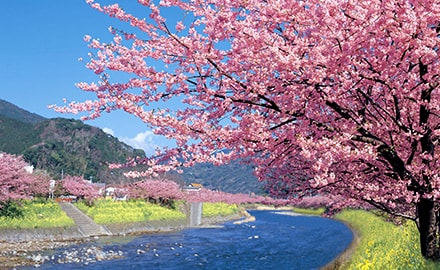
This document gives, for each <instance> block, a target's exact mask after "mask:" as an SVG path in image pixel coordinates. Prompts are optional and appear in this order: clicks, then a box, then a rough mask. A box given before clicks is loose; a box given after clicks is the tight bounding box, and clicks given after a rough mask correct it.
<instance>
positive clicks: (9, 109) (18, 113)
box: [0, 99, 47, 124]
mask: <svg viewBox="0 0 440 270" xmlns="http://www.w3.org/2000/svg"><path fill="white" fill-rule="evenodd" d="M0 115H3V116H6V117H8V118H12V119H15V120H18V121H20V122H24V123H28V124H37V123H40V122H43V121H45V120H47V118H44V117H43V116H40V115H38V114H35V113H31V112H28V111H26V110H23V109H22V108H19V107H18V106H16V105H14V104H12V103H10V102H8V101H6V100H3V99H0Z"/></svg>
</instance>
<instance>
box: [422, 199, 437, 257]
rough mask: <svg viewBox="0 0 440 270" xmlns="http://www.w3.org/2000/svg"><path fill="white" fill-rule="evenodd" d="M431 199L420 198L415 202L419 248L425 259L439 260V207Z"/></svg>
mask: <svg viewBox="0 0 440 270" xmlns="http://www.w3.org/2000/svg"><path fill="white" fill-rule="evenodd" d="M438 206H439V205H438V204H437V203H435V202H434V201H433V200H431V199H421V200H420V202H419V203H418V204H417V213H418V228H419V233H420V248H421V251H422V255H423V256H424V257H425V258H426V259H430V260H435V261H438V260H440V246H439V245H440V243H439V236H440V235H439V225H440V223H439V219H440V216H439V208H438Z"/></svg>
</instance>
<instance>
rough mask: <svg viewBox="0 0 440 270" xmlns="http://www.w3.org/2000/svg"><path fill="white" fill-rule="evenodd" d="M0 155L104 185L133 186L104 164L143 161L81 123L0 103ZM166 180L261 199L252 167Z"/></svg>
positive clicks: (197, 169) (202, 168)
mask: <svg viewBox="0 0 440 270" xmlns="http://www.w3.org/2000/svg"><path fill="white" fill-rule="evenodd" d="M0 151H1V152H7V153H11V154H19V155H23V156H24V157H25V159H26V160H27V161H28V162H29V163H31V164H32V165H34V166H35V167H36V168H38V169H42V170H46V171H47V172H48V173H49V174H50V175H51V176H52V177H54V178H55V179H60V178H61V177H62V176H63V175H66V174H70V175H80V176H83V177H84V178H85V179H91V180H93V181H94V182H103V183H124V182H129V181H134V180H133V179H128V178H126V177H124V176H123V172H122V171H121V170H110V169H109V168H108V166H107V164H108V163H123V162H124V161H125V160H126V159H127V158H129V157H136V156H141V157H144V156H145V153H144V151H142V150H139V149H134V148H133V147H131V146H129V145H127V144H125V143H123V142H120V141H119V140H118V139H117V138H115V137H113V136H111V135H109V134H107V133H105V132H104V131H102V130H101V129H99V128H97V127H94V126H91V125H87V124H84V123H83V122H82V121H79V120H74V119H66V118H53V119H47V118H44V117H42V116H39V115H37V114H34V113H30V112H28V111H26V110H24V109H21V108H19V107H17V106H16V105H14V104H12V103H9V102H7V101H5V100H1V99H0ZM139 169H142V168H139ZM167 177H171V178H172V179H174V180H176V181H178V182H181V183H182V184H189V183H191V182H197V183H201V184H203V185H204V186H206V187H208V188H211V189H218V190H222V191H225V192H231V193H249V192H254V193H258V194H261V193H262V187H261V186H262V185H261V183H260V182H258V181H257V179H256V178H255V176H254V175H253V174H252V167H251V166H249V165H243V164H240V163H239V162H232V163H231V164H229V165H225V166H219V167H216V166H213V165H212V164H198V165H196V166H194V167H192V168H185V169H184V173H183V174H181V175H178V174H177V173H171V174H168V176H167Z"/></svg>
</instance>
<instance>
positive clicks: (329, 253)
mask: <svg viewBox="0 0 440 270" xmlns="http://www.w3.org/2000/svg"><path fill="white" fill-rule="evenodd" d="M250 213H251V214H252V215H254V216H255V217H256V221H255V222H251V223H244V224H240V225H235V224H233V223H232V222H228V223H225V224H223V225H222V226H220V227H218V228H194V229H186V230H183V231H179V232H173V233H163V234H150V235H142V236H137V237H130V238H121V237H118V238H103V239H100V240H99V241H97V242H94V243H87V244H83V245H79V246H76V247H69V248H67V249H60V250H57V251H55V252H54V253H52V254H49V255H50V256H51V257H52V260H50V261H49V262H46V263H44V264H42V265H41V267H40V268H41V269H78V268H83V267H84V268H85V269H106V270H107V269H176V270H177V269H178V270H182V269H183V270H195V269H219V270H220V269H221V270H224V269H231V270H238V269H240V270H242V269H276V270H282V269H301V270H304V269H305V270H307V269H319V268H320V267H322V266H324V265H326V264H327V263H329V262H331V261H332V260H333V259H335V258H336V257H337V256H338V255H339V254H340V253H342V252H343V251H344V250H345V249H346V248H347V247H348V246H349V244H350V243H351V241H352V239H353V235H352V232H351V231H350V229H349V228H348V227H347V226H345V225H344V224H342V223H340V222H338V221H335V220H331V219H326V218H321V217H313V216H292V215H288V214H287V212H275V211H250ZM96 248H97V249H99V250H101V251H102V252H107V253H111V254H122V255H123V256H122V257H121V258H116V259H112V260H103V261H97V260H96V258H95V259H94V260H89V261H87V262H86V261H84V260H83V261H82V262H78V263H67V264H66V263H63V264H60V263H59V262H61V261H63V258H64V257H65V256H66V255H65V254H72V253H74V252H77V253H78V254H77V256H79V257H81V256H82V257H84V256H86V255H85V254H86V253H88V252H90V250H92V249H96ZM81 252H83V253H84V254H82V255H81V254H80V253H81ZM63 256H64V257H63Z"/></svg>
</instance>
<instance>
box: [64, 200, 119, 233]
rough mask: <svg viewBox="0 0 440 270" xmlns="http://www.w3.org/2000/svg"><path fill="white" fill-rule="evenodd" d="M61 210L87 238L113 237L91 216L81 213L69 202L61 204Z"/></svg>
mask: <svg viewBox="0 0 440 270" xmlns="http://www.w3.org/2000/svg"><path fill="white" fill-rule="evenodd" d="M59 204H60V206H61V209H63V211H64V212H66V214H67V215H68V216H69V217H70V218H71V219H73V221H74V222H75V224H76V225H77V226H78V228H79V230H80V231H81V233H82V234H83V235H84V236H86V237H89V236H99V235H111V232H110V231H108V230H107V229H106V228H105V227H103V226H101V225H99V224H96V223H95V222H94V221H93V220H92V219H91V218H90V217H89V216H87V215H86V214H84V213H83V212H81V210H79V209H78V208H76V207H75V206H74V205H73V204H71V203H68V202H60V203H59Z"/></svg>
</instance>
